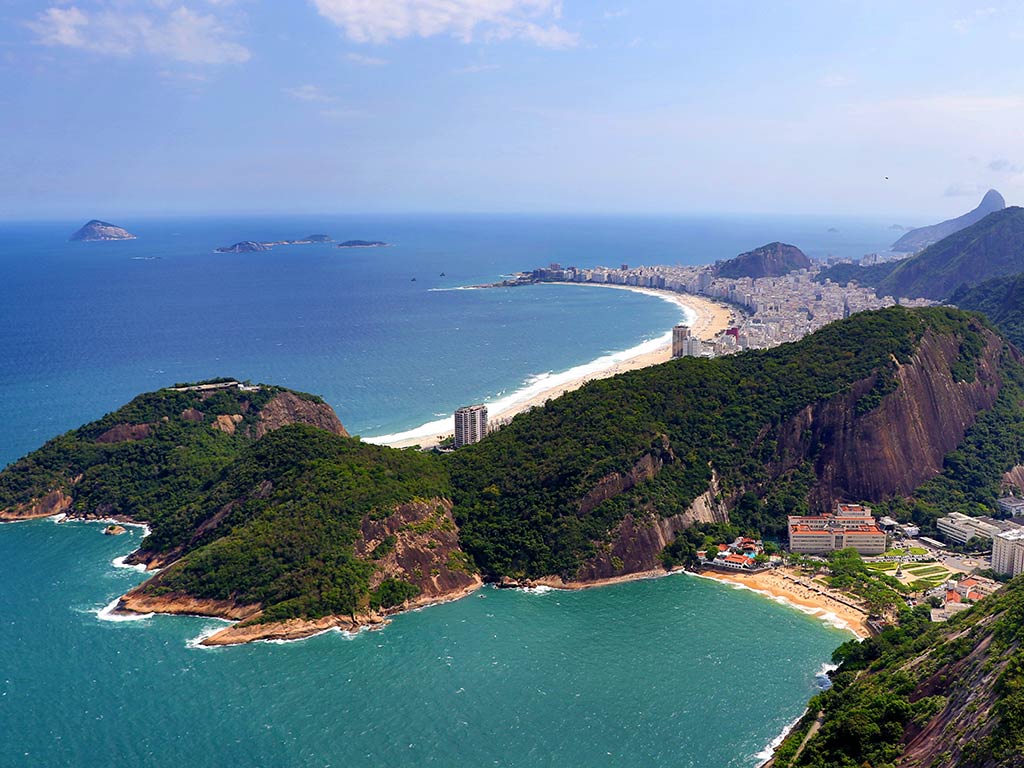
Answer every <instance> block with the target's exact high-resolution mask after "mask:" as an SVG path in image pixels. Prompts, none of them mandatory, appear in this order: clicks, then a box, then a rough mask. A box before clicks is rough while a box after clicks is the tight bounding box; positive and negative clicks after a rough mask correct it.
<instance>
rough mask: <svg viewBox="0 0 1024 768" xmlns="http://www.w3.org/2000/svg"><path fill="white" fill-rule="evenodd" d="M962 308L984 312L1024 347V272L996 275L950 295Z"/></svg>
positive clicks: (1017, 343)
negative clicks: (1011, 274)
mask: <svg viewBox="0 0 1024 768" xmlns="http://www.w3.org/2000/svg"><path fill="white" fill-rule="evenodd" d="M949 301H950V303H952V304H956V305H957V306H958V307H960V308H961V309H968V310H972V311H975V312H982V313H984V315H985V316H986V317H987V318H988V319H989V320H990V321H992V323H993V324H995V326H996V327H997V328H999V330H1001V331H1002V332H1003V333H1004V334H1005V335H1006V338H1008V339H1009V340H1010V341H1012V342H1013V343H1014V344H1016V345H1017V346H1018V347H1024V274H1017V275H1013V276H1011V277H996V278H993V279H991V280H986V281H985V282H983V283H980V284H978V285H976V286H974V287H973V288H968V287H967V286H963V287H962V288H961V289H960V290H958V291H957V292H956V293H954V294H953V295H952V296H950V298H949Z"/></svg>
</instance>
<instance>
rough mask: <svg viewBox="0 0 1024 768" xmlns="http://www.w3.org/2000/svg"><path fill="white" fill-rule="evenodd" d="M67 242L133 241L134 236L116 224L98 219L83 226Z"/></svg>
mask: <svg viewBox="0 0 1024 768" xmlns="http://www.w3.org/2000/svg"><path fill="white" fill-rule="evenodd" d="M68 239H69V240H72V241H75V240H82V241H89V240H134V239H135V235H133V234H132V233H131V232H129V231H127V230H126V229H122V228H121V227H119V226H117V225H116V224H111V223H109V222H106V221H100V220H99V219H93V220H92V221H90V222H87V223H86V224H83V225H82V227H81V228H80V229H78V230H77V231H76V232H75V233H74V234H73V235H71V237H70V238H68Z"/></svg>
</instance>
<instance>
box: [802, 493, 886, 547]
mask: <svg viewBox="0 0 1024 768" xmlns="http://www.w3.org/2000/svg"><path fill="white" fill-rule="evenodd" d="M847 547H852V548H853V549H856V550H857V551H858V552H859V553H860V554H862V555H880V554H882V553H883V552H885V548H886V537H885V532H884V531H883V530H882V529H881V528H879V527H878V526H877V525H876V524H875V518H874V517H872V515H871V508H870V507H864V506H861V505H860V504H837V505H836V511H835V513H834V514H826V515H791V516H790V517H789V549H790V551H791V552H798V553H802V554H826V553H828V552H834V551H835V550H837V549H846V548H847Z"/></svg>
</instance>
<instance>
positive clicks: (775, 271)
mask: <svg viewBox="0 0 1024 768" xmlns="http://www.w3.org/2000/svg"><path fill="white" fill-rule="evenodd" d="M810 266H811V260H810V259H808V258H807V256H806V255H805V254H804V252H803V251H801V250H800V249H799V248H797V247H796V246H795V245H787V244H786V243H779V242H775V243H768V245H762V246H761V247H760V248H755V249H754V250H752V251H747V252H746V253H741V254H740V255H739V256H737V257H736V258H734V259H729V260H728V261H723V262H722V263H721V264H719V265H717V267H716V271H717V273H718V275H719V277H728V278H738V277H754V278H757V277H781V276H782V275H785V274H788V273H790V272H792V271H793V270H796V269H807V268H808V267H810Z"/></svg>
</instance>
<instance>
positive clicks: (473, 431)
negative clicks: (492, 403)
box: [455, 405, 487, 448]
mask: <svg viewBox="0 0 1024 768" xmlns="http://www.w3.org/2000/svg"><path fill="white" fill-rule="evenodd" d="M486 434H487V406H486V405H466V406H463V407H462V408H459V409H458V410H456V411H455V447H456V448H461V447H462V446H464V445H470V444H471V443H479V442H480V441H481V440H483V439H484V435H486Z"/></svg>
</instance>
